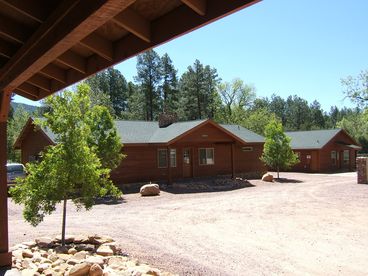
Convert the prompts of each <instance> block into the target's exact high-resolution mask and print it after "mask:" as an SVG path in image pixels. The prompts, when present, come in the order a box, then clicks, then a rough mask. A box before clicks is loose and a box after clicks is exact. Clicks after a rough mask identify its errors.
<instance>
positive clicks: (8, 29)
mask: <svg viewBox="0 0 368 276" xmlns="http://www.w3.org/2000/svg"><path fill="white" fill-rule="evenodd" d="M0 35H3V36H5V37H7V38H8V39H10V40H12V41H15V42H17V43H19V44H23V43H24V42H25V41H26V40H27V38H28V37H29V35H30V31H29V30H28V28H26V27H25V26H24V25H21V24H19V23H17V22H15V21H14V20H12V19H10V18H2V22H1V24H0Z"/></svg>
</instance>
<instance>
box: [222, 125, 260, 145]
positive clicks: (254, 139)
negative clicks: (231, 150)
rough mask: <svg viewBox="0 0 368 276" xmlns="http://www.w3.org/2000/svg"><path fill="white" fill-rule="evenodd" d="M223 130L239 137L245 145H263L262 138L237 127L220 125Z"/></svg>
mask: <svg viewBox="0 0 368 276" xmlns="http://www.w3.org/2000/svg"><path fill="white" fill-rule="evenodd" d="M220 126H222V127H223V128H224V129H226V130H227V131H229V132H231V133H232V134H233V135H235V136H237V137H239V138H240V139H242V140H243V141H244V142H247V143H264V137H263V136H261V135H258V134H256V133H254V132H253V131H250V130H249V129H246V128H244V127H242V126H239V125H223V124H220Z"/></svg>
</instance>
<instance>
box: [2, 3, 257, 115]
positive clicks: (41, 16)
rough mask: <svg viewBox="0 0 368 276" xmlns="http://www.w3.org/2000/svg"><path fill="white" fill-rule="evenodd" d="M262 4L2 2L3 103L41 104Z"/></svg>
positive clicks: (3, 108)
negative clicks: (13, 98) (105, 71)
mask: <svg viewBox="0 0 368 276" xmlns="http://www.w3.org/2000/svg"><path fill="white" fill-rule="evenodd" d="M259 1H261V0H232V1H224V0H222V1H206V0H181V1H180V0H96V1H90V0H54V1H47V0H35V1H32V3H31V2H29V1H17V0H0V22H2V24H0V93H1V97H2V102H5V101H4V98H3V97H10V95H11V93H12V92H15V93H17V94H19V95H21V96H24V97H26V98H28V99H31V100H40V99H42V98H44V97H46V96H48V95H50V94H52V93H54V92H56V91H59V90H61V89H64V88H66V87H68V86H70V85H72V84H74V83H76V82H78V81H81V80H83V79H85V78H87V77H88V76H90V75H92V74H95V73H97V72H99V71H101V70H103V69H105V68H107V67H110V66H112V65H114V64H116V63H118V62H121V61H123V60H126V59H128V58H130V57H133V56H135V55H137V54H139V53H141V52H143V51H145V50H148V49H150V48H152V47H154V46H157V45H159V44H162V43H164V42H167V41H169V40H171V39H174V38H176V37H178V36H180V35H183V34H185V33H188V32H190V31H192V30H195V29H197V28H200V27H202V26H204V25H206V24H209V23H211V22H213V21H215V20H217V19H220V18H222V17H224V16H226V15H228V14H231V13H233V12H235V11H238V10H240V9H243V8H245V7H248V6H250V5H252V4H255V3H257V2H259ZM7 111H8V110H7V109H6V108H5V106H2V107H1V109H0V116H1V117H2V118H3V120H4V118H5V117H6V116H7V114H6V113H7Z"/></svg>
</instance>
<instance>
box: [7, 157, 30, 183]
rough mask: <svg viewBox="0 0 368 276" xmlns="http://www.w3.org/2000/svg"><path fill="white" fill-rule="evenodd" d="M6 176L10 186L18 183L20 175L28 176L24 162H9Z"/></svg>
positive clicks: (22, 176)
mask: <svg viewBox="0 0 368 276" xmlns="http://www.w3.org/2000/svg"><path fill="white" fill-rule="evenodd" d="M6 171H7V173H6V176H7V183H8V186H12V185H14V184H15V183H16V179H17V178H18V177H20V178H24V177H26V170H25V167H24V166H23V164H20V163H8V164H6Z"/></svg>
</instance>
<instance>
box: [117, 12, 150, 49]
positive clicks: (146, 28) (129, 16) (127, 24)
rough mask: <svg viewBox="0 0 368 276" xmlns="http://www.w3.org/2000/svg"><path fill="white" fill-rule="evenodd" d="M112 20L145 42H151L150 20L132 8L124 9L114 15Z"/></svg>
mask: <svg viewBox="0 0 368 276" xmlns="http://www.w3.org/2000/svg"><path fill="white" fill-rule="evenodd" d="M113 22H114V23H116V24H117V25H119V26H120V27H122V28H124V29H126V30H127V31H129V32H131V33H132V34H134V35H136V36H138V37H139V38H140V39H143V40H144V41H146V42H151V30H150V29H151V27H150V22H149V21H148V20H146V19H145V18H143V17H142V16H140V15H139V14H137V13H136V12H134V11H133V10H132V9H129V8H128V9H126V10H125V11H123V12H121V13H119V14H118V15H117V16H115V17H114V19H113Z"/></svg>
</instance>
